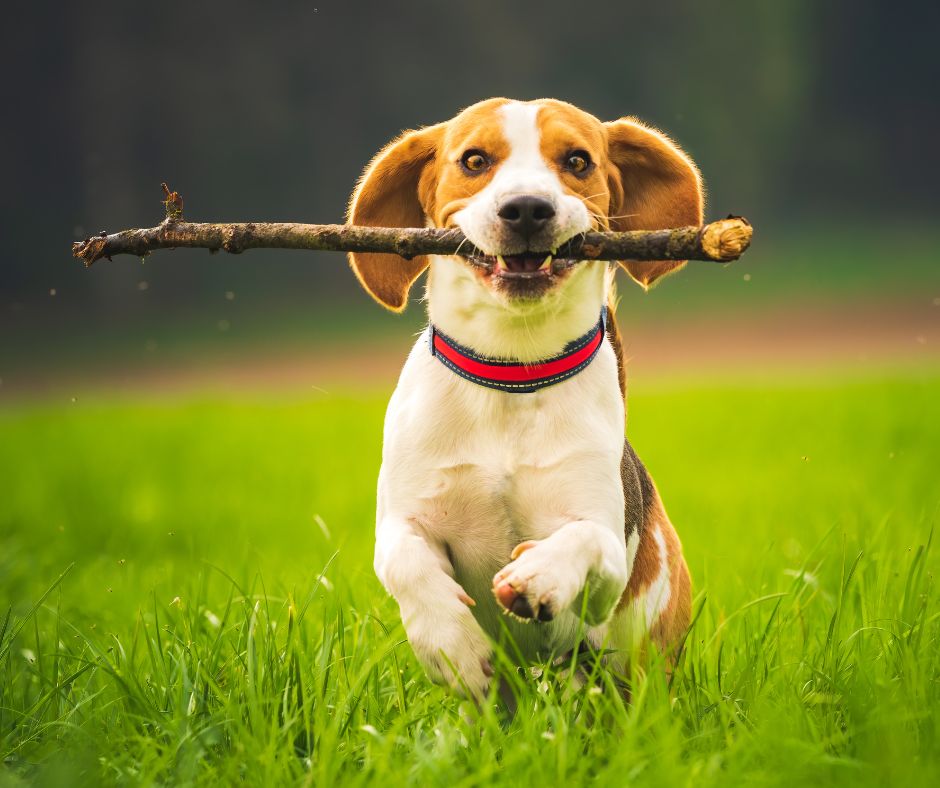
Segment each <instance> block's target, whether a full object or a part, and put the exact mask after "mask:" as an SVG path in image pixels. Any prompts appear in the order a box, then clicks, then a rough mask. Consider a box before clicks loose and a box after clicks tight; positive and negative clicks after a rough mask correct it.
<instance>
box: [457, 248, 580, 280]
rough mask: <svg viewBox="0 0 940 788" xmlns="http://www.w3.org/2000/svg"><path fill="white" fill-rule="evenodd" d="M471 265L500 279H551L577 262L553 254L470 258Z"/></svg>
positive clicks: (528, 253)
mask: <svg viewBox="0 0 940 788" xmlns="http://www.w3.org/2000/svg"><path fill="white" fill-rule="evenodd" d="M468 259H469V261H470V263H471V264H472V265H474V266H476V267H478V268H482V269H484V270H485V272H486V273H487V274H490V275H492V276H494V277H498V278H500V279H539V278H543V277H544V278H549V277H552V276H554V275H556V274H560V273H561V272H562V271H565V270H567V269H568V268H570V267H571V266H573V265H574V264H575V262H576V261H575V260H569V259H566V258H560V257H555V256H554V255H553V254H552V253H551V252H523V253H522V254H513V255H502V254H497V255H485V256H482V257H471V258H468Z"/></svg>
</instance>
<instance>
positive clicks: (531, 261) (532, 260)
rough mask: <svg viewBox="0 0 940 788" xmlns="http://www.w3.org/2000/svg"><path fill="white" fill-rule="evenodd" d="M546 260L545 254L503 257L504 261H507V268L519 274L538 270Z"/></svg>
mask: <svg viewBox="0 0 940 788" xmlns="http://www.w3.org/2000/svg"><path fill="white" fill-rule="evenodd" d="M544 261H545V255H544V254H543V255H539V256H537V257H526V256H522V255H518V256H512V257H503V262H505V263H506V269H507V270H509V271H512V272H513V273H517V274H521V273H531V272H532V271H538V270H539V267H540V266H541V265H542V263H543V262H544Z"/></svg>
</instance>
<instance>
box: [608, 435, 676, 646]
mask: <svg viewBox="0 0 940 788" xmlns="http://www.w3.org/2000/svg"><path fill="white" fill-rule="evenodd" d="M620 476H621V480H622V482H623V492H624V522H625V525H624V530H625V536H626V538H627V540H629V539H630V537H631V536H632V535H633V534H634V533H637V534H639V540H640V541H639V544H638V546H637V553H636V558H635V559H634V562H633V571H632V573H631V574H630V580H629V582H628V583H627V587H626V589H624V592H623V595H622V596H621V597H620V601H619V602H618V603H617V611H618V612H619V611H621V610H622V609H623V608H625V607H626V606H627V605H629V604H630V603H631V602H633V600H635V599H637V598H639V597H640V596H642V595H643V594H644V593H646V591H647V590H648V589H649V587H650V586H651V585H652V583H653V582H654V581H655V580H656V578H657V577H658V576H659V574H660V571H661V569H662V562H663V556H662V555H661V554H660V549H659V544H658V543H657V541H656V538H655V537H654V535H653V534H654V532H655V530H656V529H659V532H660V533H661V534H662V536H663V541H664V543H665V547H666V555H665V561H666V566H667V568H668V571H669V600H668V602H667V603H666V607H665V609H664V610H663V612H662V613H661V614H660V615H659V616H658V617H657V619H656V620H655V621H651V622H648V625H649V631H650V637H651V638H652V639H653V641H654V642H655V643H656V645H657V646H658V647H659V648H660V649H661V650H663V651H669V650H670V649H671V648H672V647H673V646H674V645H675V644H676V643H677V642H678V641H679V639H681V637H682V635H683V633H684V632H685V630H686V628H687V627H688V625H689V619H690V616H691V606H692V601H691V593H692V583H691V579H690V577H689V570H688V567H687V566H686V563H685V559H684V558H683V556H682V545H681V543H680V542H679V536H678V534H677V533H676V529H675V528H673V526H672V523H671V522H670V521H669V516H668V515H667V514H666V510H665V508H664V507H663V504H662V500H661V499H660V497H659V492H658V491H657V490H656V485H655V484H654V483H653V480H652V478H651V477H650V475H649V472H648V471H647V470H646V467H645V466H644V465H643V463H642V462H641V461H640V458H639V457H637V455H636V452H634V451H633V447H632V446H631V445H630V443H629V441H624V447H623V459H622V460H621V463H620Z"/></svg>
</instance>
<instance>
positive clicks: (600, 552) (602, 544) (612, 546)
mask: <svg viewBox="0 0 940 788" xmlns="http://www.w3.org/2000/svg"><path fill="white" fill-rule="evenodd" d="M622 534H623V532H622V531H621V532H620V533H619V534H617V533H615V532H614V530H613V529H612V528H608V527H605V526H603V525H598V524H597V523H594V522H590V521H587V520H581V521H577V522H571V523H567V524H566V525H564V526H562V527H561V528H559V529H558V530H557V531H555V532H554V533H553V534H551V536H549V537H547V538H545V539H541V540H539V541H528V542H522V543H521V544H518V545H516V547H515V549H514V550H513V551H512V555H511V556H510V557H511V558H512V559H513V560H512V562H511V563H509V564H507V565H506V566H505V567H503V568H502V569H501V570H500V571H499V572H497V573H496V576H495V577H494V578H493V592H494V593H495V595H496V600H497V601H498V602H499V603H500V604H501V605H502V606H503V607H504V608H505V609H506V610H507V611H508V612H510V613H512V614H514V615H515V616H517V617H519V618H523V619H534V620H536V621H551V620H552V619H553V618H555V616H557V615H558V614H559V613H560V612H562V611H564V610H568V609H570V610H571V612H572V613H574V614H575V615H577V616H580V615H581V612H582V610H583V611H584V618H585V621H586V623H587V624H589V625H591V626H594V625H597V624H602V623H603V622H605V621H606V620H607V619H608V618H609V617H610V615H611V613H612V612H613V610H614V607H615V606H616V604H617V600H618V599H620V596H621V594H622V593H623V590H624V588H625V587H626V585H627V580H628V579H629V567H628V561H627V549H626V545H625V543H624V538H623V535H622ZM618 536H619V538H618ZM630 563H631V564H632V557H631V559H630Z"/></svg>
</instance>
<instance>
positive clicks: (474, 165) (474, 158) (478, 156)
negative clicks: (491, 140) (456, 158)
mask: <svg viewBox="0 0 940 788" xmlns="http://www.w3.org/2000/svg"><path fill="white" fill-rule="evenodd" d="M460 166H461V167H463V168H464V170H465V171H466V172H469V173H478V172H483V170H485V169H486V168H487V167H489V166H490V160H489V159H488V158H487V157H486V154H485V153H484V152H483V151H481V150H468V151H467V152H466V153H464V155H463V156H461V157H460Z"/></svg>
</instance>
